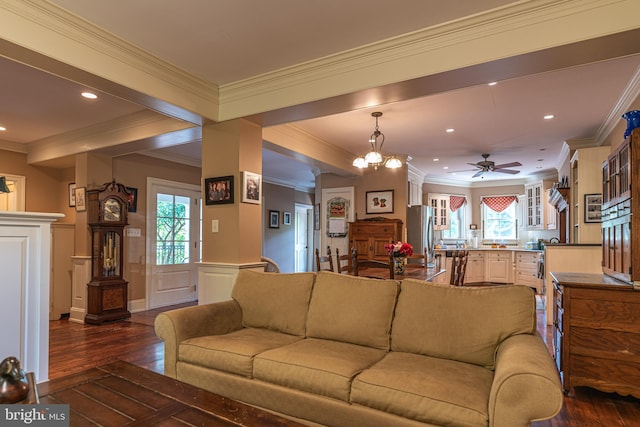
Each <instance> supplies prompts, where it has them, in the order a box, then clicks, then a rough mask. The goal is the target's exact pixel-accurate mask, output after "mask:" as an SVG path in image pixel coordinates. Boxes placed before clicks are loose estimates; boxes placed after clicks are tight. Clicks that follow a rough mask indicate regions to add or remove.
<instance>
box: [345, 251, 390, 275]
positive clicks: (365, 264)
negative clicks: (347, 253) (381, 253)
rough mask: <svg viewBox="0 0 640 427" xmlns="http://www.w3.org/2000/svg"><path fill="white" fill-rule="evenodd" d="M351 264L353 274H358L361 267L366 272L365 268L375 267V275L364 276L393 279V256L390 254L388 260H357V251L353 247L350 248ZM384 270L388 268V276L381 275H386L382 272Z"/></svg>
mask: <svg viewBox="0 0 640 427" xmlns="http://www.w3.org/2000/svg"><path fill="white" fill-rule="evenodd" d="M351 264H352V265H353V275H354V276H360V273H361V272H360V270H361V269H364V270H365V273H366V270H367V269H369V268H375V269H376V271H375V273H376V275H366V276H364V277H371V278H374V279H395V273H394V269H393V257H392V256H391V255H389V260H388V262H384V261H378V260H374V259H367V260H359V259H358V252H357V251H356V249H355V248H353V249H351ZM386 270H389V274H388V276H389V277H383V276H386V275H385V274H384V272H385V271H386Z"/></svg>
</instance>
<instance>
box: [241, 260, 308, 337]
mask: <svg viewBox="0 0 640 427" xmlns="http://www.w3.org/2000/svg"><path fill="white" fill-rule="evenodd" d="M314 280H315V273H288V274H284V273H264V272H261V271H252V270H240V271H239V272H238V276H237V277H236V281H235V283H234V285H233V289H232V291H231V297H232V298H233V299H234V300H236V301H237V302H238V305H240V308H241V309H242V326H244V327H247V328H266V329H271V330H274V331H279V332H284V333H285V334H291V335H299V336H302V337H303V336H304V335H305V326H306V323H307V312H308V311H309V300H310V299H311V290H312V289H313V281H314ZM283 295H286V297H283Z"/></svg>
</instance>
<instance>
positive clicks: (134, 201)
mask: <svg viewBox="0 0 640 427" xmlns="http://www.w3.org/2000/svg"><path fill="white" fill-rule="evenodd" d="M126 188H127V191H128V192H129V199H128V200H127V212H136V211H137V210H138V189H137V188H134V187H126Z"/></svg>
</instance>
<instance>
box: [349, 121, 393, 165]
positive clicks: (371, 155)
mask: <svg viewBox="0 0 640 427" xmlns="http://www.w3.org/2000/svg"><path fill="white" fill-rule="evenodd" d="M371 116H373V117H375V119H376V128H375V130H374V131H373V133H372V134H371V137H369V143H370V144H371V151H369V152H368V153H367V154H365V155H364V156H358V157H356V158H355V159H354V160H353V163H352V164H353V166H355V167H357V168H358V169H364V168H367V167H369V166H373V168H374V169H375V170H377V169H378V166H380V165H382V164H384V166H385V167H387V168H389V169H397V168H401V167H402V161H401V160H400V159H398V158H397V157H396V156H384V155H383V154H382V145H383V144H384V134H383V133H382V132H381V131H380V128H379V127H378V118H379V117H381V116H382V113H381V112H379V111H374V112H373V113H371Z"/></svg>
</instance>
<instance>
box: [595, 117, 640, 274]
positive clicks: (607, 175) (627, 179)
mask: <svg viewBox="0 0 640 427" xmlns="http://www.w3.org/2000/svg"><path fill="white" fill-rule="evenodd" d="M639 150H640V128H638V129H634V130H633V131H632V133H631V135H630V136H629V137H628V138H627V139H626V140H625V142H624V143H622V144H620V146H618V148H616V149H615V150H614V151H613V152H612V153H611V155H610V156H609V157H608V158H607V161H605V162H604V163H603V167H602V180H603V185H602V224H601V226H602V271H603V272H604V273H605V274H607V275H610V276H613V277H615V278H617V279H620V280H623V281H625V282H628V283H636V285H637V284H638V281H640V272H639V270H640V268H639V267H638V266H640V248H639V247H638V245H639V243H638V242H640V239H638V236H640V217H638V212H640V206H638V203H639V201H640V198H639V197H633V196H632V195H633V193H634V188H633V178H634V175H635V174H637V173H638V172H637V168H638V164H639V163H640V155H639ZM635 191H636V192H637V189H635ZM634 210H635V212H636V215H635V216H634V215H633V211H634ZM634 265H635V266H636V268H635V271H634V268H633V266H634Z"/></svg>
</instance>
